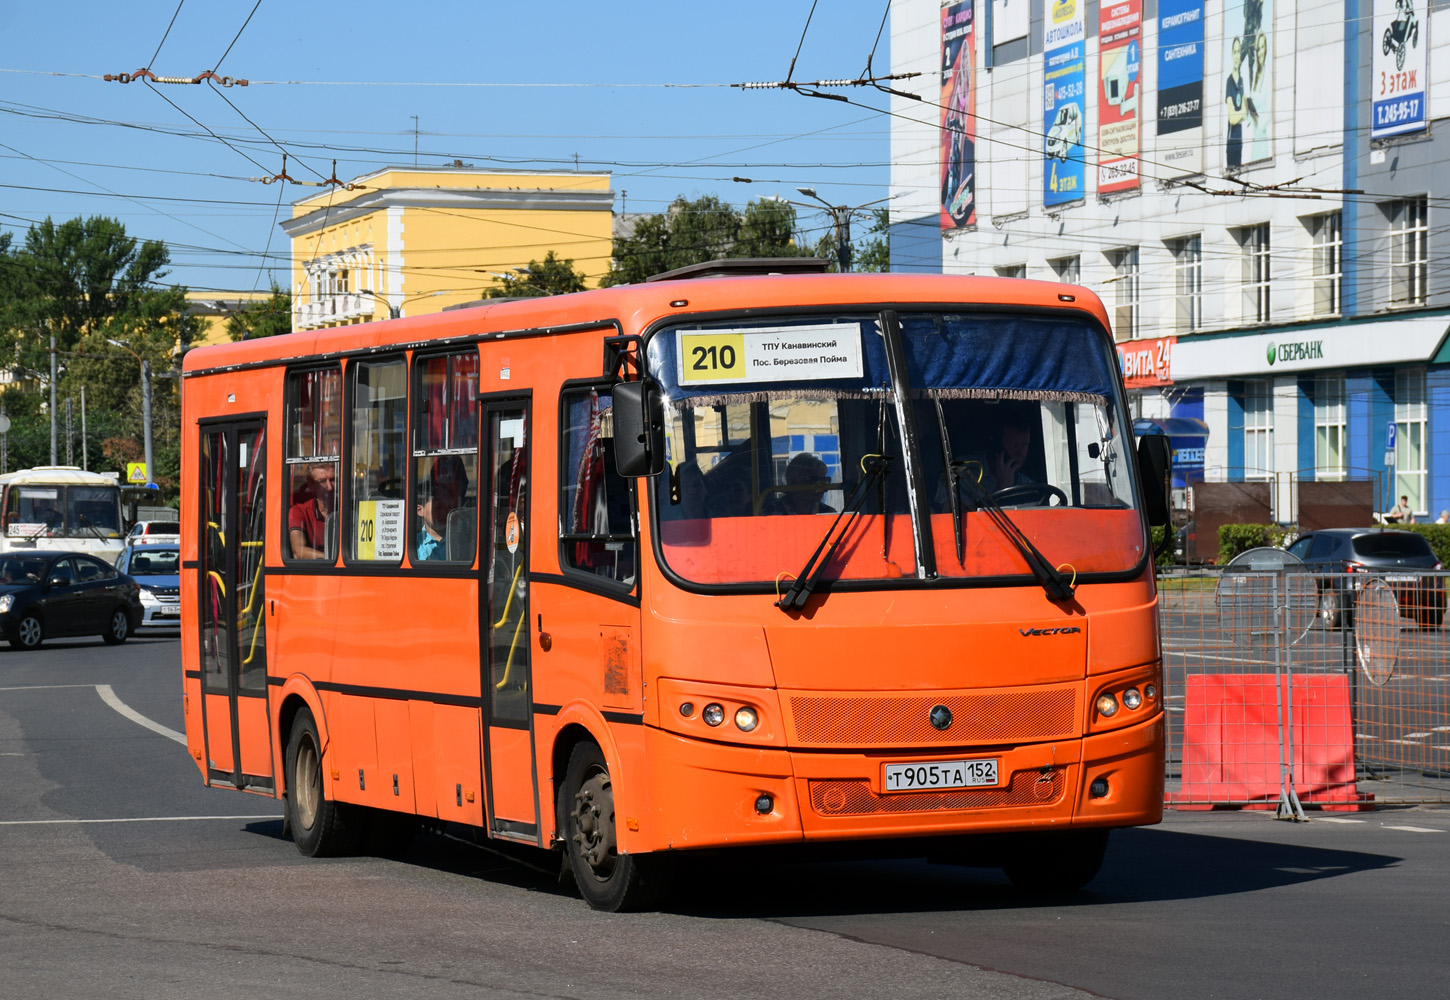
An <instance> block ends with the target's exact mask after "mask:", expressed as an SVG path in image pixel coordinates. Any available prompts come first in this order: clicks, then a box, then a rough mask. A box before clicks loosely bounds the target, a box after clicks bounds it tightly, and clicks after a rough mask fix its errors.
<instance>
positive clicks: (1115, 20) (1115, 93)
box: [1098, 0, 1143, 194]
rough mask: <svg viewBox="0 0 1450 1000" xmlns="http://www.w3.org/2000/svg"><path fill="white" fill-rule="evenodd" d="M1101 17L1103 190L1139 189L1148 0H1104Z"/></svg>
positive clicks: (1100, 185)
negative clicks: (1140, 105)
mask: <svg viewBox="0 0 1450 1000" xmlns="http://www.w3.org/2000/svg"><path fill="white" fill-rule="evenodd" d="M1098 19H1099V20H1098V52H1099V56H1098V65H1099V67H1100V71H1099V74H1098V75H1099V80H1098V157H1099V159H1098V194H1113V193H1114V192H1118V191H1135V190H1137V188H1138V95H1139V93H1140V92H1141V91H1142V89H1143V86H1142V79H1143V75H1142V45H1141V42H1140V40H1139V35H1140V34H1141V32H1142V28H1143V2H1142V0H1124V2H1122V3H1107V2H1104V3H1102V4H1100V5H1099V7H1098Z"/></svg>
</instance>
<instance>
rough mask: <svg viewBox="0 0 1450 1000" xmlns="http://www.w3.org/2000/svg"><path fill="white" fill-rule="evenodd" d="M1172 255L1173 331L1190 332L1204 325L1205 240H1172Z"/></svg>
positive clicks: (1170, 241)
mask: <svg viewBox="0 0 1450 1000" xmlns="http://www.w3.org/2000/svg"><path fill="white" fill-rule="evenodd" d="M1168 252H1169V253H1171V254H1173V301H1174V305H1175V307H1176V317H1175V320H1174V327H1173V328H1174V329H1175V330H1178V331H1180V332H1183V333H1191V332H1192V331H1194V330H1197V329H1199V328H1200V327H1202V326H1203V237H1201V236H1187V237H1184V238H1183V239H1181V240H1169V241H1168Z"/></svg>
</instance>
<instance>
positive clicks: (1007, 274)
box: [993, 264, 1027, 278]
mask: <svg viewBox="0 0 1450 1000" xmlns="http://www.w3.org/2000/svg"><path fill="white" fill-rule="evenodd" d="M993 270H995V271H996V272H997V277H999V278H1025V277H1027V265H1026V264H1013V265H1011V266H1010V267H998V268H994V269H993Z"/></svg>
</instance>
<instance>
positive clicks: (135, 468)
mask: <svg viewBox="0 0 1450 1000" xmlns="http://www.w3.org/2000/svg"><path fill="white" fill-rule="evenodd" d="M146 481H147V476H146V463H145V462H127V463H126V482H128V483H140V484H141V485H142V486H144V485H146Z"/></svg>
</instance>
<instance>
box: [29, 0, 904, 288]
mask: <svg viewBox="0 0 1450 1000" xmlns="http://www.w3.org/2000/svg"><path fill="white" fill-rule="evenodd" d="M886 4H887V0H824V2H820V3H818V5H817V9H816V11H815V13H814V16H813V17H812V18H811V22H810V27H809V30H808V31H806V32H805V38H804V44H803V45H802V44H801V40H802V30H803V29H804V28H805V27H806V22H807V18H808V16H810V15H811V0H774V2H768V0H734V2H730V3H721V4H690V3H655V2H649V3H624V4H599V3H590V4H585V3H573V2H562V3H552V4H542V3H537V2H535V3H527V2H526V3H509V4H503V3H474V4H461V3H455V2H451V0H449V2H437V3H413V4H408V3H402V4H397V3H383V2H378V0H356V2H352V3H347V4H322V3H306V4H300V3H296V2H295V0H294V2H291V3H286V2H283V0H261V3H260V4H258V3H257V0H182V2H181V3H180V7H179V9H178V4H177V2H176V0H132V2H130V3H114V2H110V3H99V2H92V0H78V2H77V0H57V2H53V3H48V4H19V3H9V4H5V5H4V7H3V10H0V32H3V37H4V38H5V39H6V41H7V42H8V44H7V45H6V46H5V54H4V55H0V164H3V167H0V226H3V227H5V228H9V229H13V230H17V231H23V230H24V229H25V228H27V226H28V224H29V223H30V222H34V221H38V220H40V219H43V218H45V217H46V216H47V215H48V216H51V217H52V218H54V219H56V220H57V221H59V220H63V219H69V218H72V217H74V216H77V215H94V214H104V215H109V216H113V217H116V218H119V219H120V220H121V221H122V222H124V223H125V225H126V228H127V230H128V232H130V233H131V234H132V235H134V236H137V237H141V238H148V239H160V240H163V241H165V242H166V243H168V244H169V245H170V246H171V247H172V261H173V267H172V274H171V276H170V278H169V279H168V281H175V282H178V283H182V284H185V285H188V286H190V287H193V288H198V289H213V290H230V289H251V288H253V287H257V286H259V285H260V287H262V288H266V287H267V282H268V280H269V272H268V269H267V268H268V264H269V262H270V264H271V265H272V266H273V267H276V266H278V265H281V264H282V263H283V262H285V257H286V253H287V241H286V239H285V237H284V236H283V234H282V232H281V230H280V229H278V228H277V227H276V225H275V222H274V219H277V218H286V217H287V216H288V214H289V211H288V206H290V204H291V203H292V202H294V201H296V200H298V199H300V198H303V197H306V196H308V195H313V194H316V193H317V192H318V188H316V187H299V186H293V185H281V184H271V185H263V184H261V183H258V182H256V181H249V180H248V178H255V177H261V176H269V175H275V174H277V173H280V172H281V169H282V151H283V150H286V151H287V152H288V153H289V159H288V165H287V172H288V174H289V175H290V176H292V177H295V178H297V179H299V180H311V181H316V180H318V179H319V178H325V177H327V176H329V175H330V174H331V173H332V169H333V167H332V160H333V159H334V158H336V159H337V168H336V169H337V176H338V178H340V179H342V180H347V179H349V178H351V177H354V176H357V175H359V174H363V173H367V172H370V171H372V170H376V169H379V168H381V167H384V166H388V165H409V164H412V163H413V161H414V142H415V135H414V128H415V123H414V120H413V116H415V115H416V116H417V123H416V127H417V137H416V142H417V151H418V152H417V159H418V162H419V163H420V164H424V165H443V164H445V163H451V162H452V161H453V160H455V159H458V160H462V161H464V162H465V163H472V164H474V165H476V166H479V167H484V166H497V167H505V168H508V167H515V168H528V169H573V168H574V163H575V157H576V155H577V157H578V167H579V169H582V170H608V171H609V172H611V173H612V174H613V188H614V191H615V192H616V201H615V208H616V211H618V210H620V209H624V210H627V211H629V212H641V211H645V212H657V211H662V210H663V209H664V208H665V206H667V205H668V204H669V202H670V201H671V200H673V199H674V198H675V197H676V196H678V195H681V194H684V195H686V196H689V197H695V196H698V195H702V194H717V195H719V196H720V197H722V198H724V199H725V200H727V201H730V202H733V203H735V204H737V205H743V204H744V203H745V202H746V201H748V200H751V199H753V198H758V197H760V196H762V195H774V194H780V195H784V196H786V197H789V198H792V199H794V200H803V199H801V197H800V196H799V195H798V194H796V190H795V189H796V188H797V187H802V186H809V187H814V188H815V189H816V190H817V191H818V192H819V194H820V195H821V197H823V198H825V199H826V200H828V201H830V202H831V203H832V204H838V205H840V204H849V205H859V204H865V203H867V202H870V201H873V200H875V199H878V198H883V197H885V195H886V193H887V181H888V169H887V160H888V152H889V139H888V136H889V130H890V124H889V123H890V119H889V118H888V117H887V116H886V115H885V114H883V113H881V109H885V108H886V107H887V98H886V95H884V94H879V93H875V92H872V91H869V90H866V89H852V90H850V91H849V92H848V93H849V94H850V96H851V97H852V98H853V99H854V100H856V101H858V102H861V103H863V104H866V105H869V107H870V108H872V109H877V110H874V111H873V110H868V109H866V108H862V107H859V106H852V105H847V104H843V103H840V102H837V101H830V100H819V99H811V98H808V97H804V96H801V95H799V94H795V93H789V92H784V91H773V90H771V91H742V90H739V89H735V88H730V87H728V86H724V85H728V84H731V83H739V82H743V81H772V80H781V79H784V78H785V76H786V73H787V70H788V68H789V66H790V63H791V59H792V57H793V56H794V55H795V53H796V49H797V45H801V48H800V56H799V59H798V61H797V63H796V67H795V72H794V75H793V79H795V80H798V81H809V80H817V79H826V78H852V77H856V76H859V75H860V74H861V72H862V71H863V69H864V67H865V65H866V57H867V55H868V54H869V53H870V52H871V50H872V47H873V45H876V46H877V51H876V56H875V59H874V62H873V68H874V69H875V70H876V71H877V72H878V73H885V72H888V71H889V68H890V60H889V47H888V37H889V34H890V27H889V25H888V26H887V29H886V31H885V32H883V33H882V35H881V39H880V43H879V45H877V32H878V29H880V27H881V23H882V17H883V14H884V13H885V9H886ZM254 8H255V13H253V10H254ZM249 15H251V20H250V22H248V16H249ZM244 23H245V25H246V27H245V29H243V25H244ZM239 32H240V34H239ZM163 39H164V41H163ZM229 46H230V51H228V47H229ZM158 48H159V53H158ZM224 54H225V58H223V56H224ZM153 55H154V56H155V58H154V60H153ZM142 67H147V68H150V69H151V70H152V72H155V73H157V74H159V75H168V76H185V77H194V76H196V75H198V74H200V73H202V72H205V71H208V70H212V69H213V68H216V69H217V72H218V74H219V75H224V76H231V77H235V78H242V77H245V78H247V79H249V80H250V81H253V82H252V83H251V85H250V86H248V87H245V88H243V87H238V86H233V87H230V88H222V87H215V88H214V87H212V86H209V85H207V84H202V85H200V86H189V85H188V86H178V85H171V86H165V85H156V86H154V87H153V86H148V85H147V84H145V83H135V82H133V83H129V84H125V85H122V84H119V83H115V82H110V83H108V82H104V81H103V80H102V79H100V77H101V76H102V75H103V74H105V73H111V74H119V73H131V72H134V71H135V70H137V69H139V68H142ZM290 81H300V82H295V83H294V82H290ZM666 84H668V85H673V86H663V85H666ZM464 85H466V86H464ZM837 92H840V91H837ZM209 133H215V136H216V137H214V136H213V135H211V134H209ZM734 177H750V178H753V179H754V180H755V183H752V184H744V183H738V182H736V181H734V180H732V178H734ZM67 192H74V193H67ZM279 195H280V197H281V208H280V212H279V209H278V199H279ZM166 199H176V200H166ZM186 199H189V200H186ZM800 212H801V221H802V224H803V226H805V227H806V228H807V229H808V230H810V231H811V233H812V235H814V234H818V233H819V232H820V231H822V230H823V229H824V227H825V225H826V219H825V217H824V215H822V214H819V213H813V212H810V211H808V210H804V209H802V210H800ZM269 241H270V243H269ZM276 275H277V277H278V278H279V279H281V281H282V282H283V283H284V284H285V282H286V280H287V276H286V271H285V269H282V270H278V271H276Z"/></svg>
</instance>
